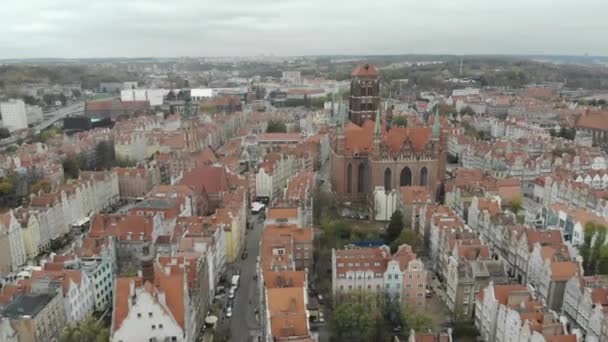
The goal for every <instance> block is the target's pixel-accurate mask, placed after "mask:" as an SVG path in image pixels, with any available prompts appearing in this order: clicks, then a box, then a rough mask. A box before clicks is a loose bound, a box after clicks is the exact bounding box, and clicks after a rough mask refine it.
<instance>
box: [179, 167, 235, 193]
mask: <svg viewBox="0 0 608 342" xmlns="http://www.w3.org/2000/svg"><path fill="white" fill-rule="evenodd" d="M180 184H184V185H187V186H190V187H192V188H193V189H201V188H202V189H204V190H205V191H206V192H207V193H217V192H222V191H227V190H228V179H227V178H226V170H225V169H224V168H223V167H220V166H199V167H197V168H195V169H193V170H192V171H190V172H188V173H186V174H184V176H183V177H182V180H181V181H180Z"/></svg>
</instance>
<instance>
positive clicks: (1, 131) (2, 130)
mask: <svg viewBox="0 0 608 342" xmlns="http://www.w3.org/2000/svg"><path fill="white" fill-rule="evenodd" d="M10 136H11V132H10V131H9V130H8V128H6V127H0V139H5V138H8V137H10Z"/></svg>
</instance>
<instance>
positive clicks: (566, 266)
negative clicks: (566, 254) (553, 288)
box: [551, 261, 580, 281]
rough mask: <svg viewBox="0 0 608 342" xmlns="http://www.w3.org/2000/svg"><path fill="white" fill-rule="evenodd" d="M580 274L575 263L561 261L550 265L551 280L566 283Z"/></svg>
mask: <svg viewBox="0 0 608 342" xmlns="http://www.w3.org/2000/svg"><path fill="white" fill-rule="evenodd" d="M577 273H580V269H579V265H578V263H577V262H575V261H562V262H552V263H551V280H554V281H568V280H570V279H571V278H572V277H574V275H576V274H577Z"/></svg>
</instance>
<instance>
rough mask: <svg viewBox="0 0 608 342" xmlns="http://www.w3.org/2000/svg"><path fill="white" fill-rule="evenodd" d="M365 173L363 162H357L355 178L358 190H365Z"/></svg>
mask: <svg viewBox="0 0 608 342" xmlns="http://www.w3.org/2000/svg"><path fill="white" fill-rule="evenodd" d="M365 173H366V169H365V164H364V163H360V164H359V174H358V176H359V178H358V179H357V186H358V190H359V192H365V176H366V175H365Z"/></svg>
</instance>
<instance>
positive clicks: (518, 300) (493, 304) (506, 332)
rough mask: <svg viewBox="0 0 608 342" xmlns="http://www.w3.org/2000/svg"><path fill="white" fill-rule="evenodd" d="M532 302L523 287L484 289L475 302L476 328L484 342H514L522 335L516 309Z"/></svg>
mask: <svg viewBox="0 0 608 342" xmlns="http://www.w3.org/2000/svg"><path fill="white" fill-rule="evenodd" d="M531 300H532V295H531V294H530V292H529V291H528V289H527V288H526V287H525V286H523V285H519V284H517V285H515V284H514V285H494V284H493V283H490V285H488V287H486V288H485V289H483V295H482V296H480V298H478V299H477V300H476V302H475V326H476V327H477V329H478V330H479V332H480V334H481V337H482V338H483V340H484V341H488V342H494V341H514V340H513V338H514V337H517V336H519V335H520V329H521V326H522V321H521V318H520V314H519V312H518V311H517V310H516V309H515V308H517V307H522V305H525V304H527V303H528V302H529V301H531Z"/></svg>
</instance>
